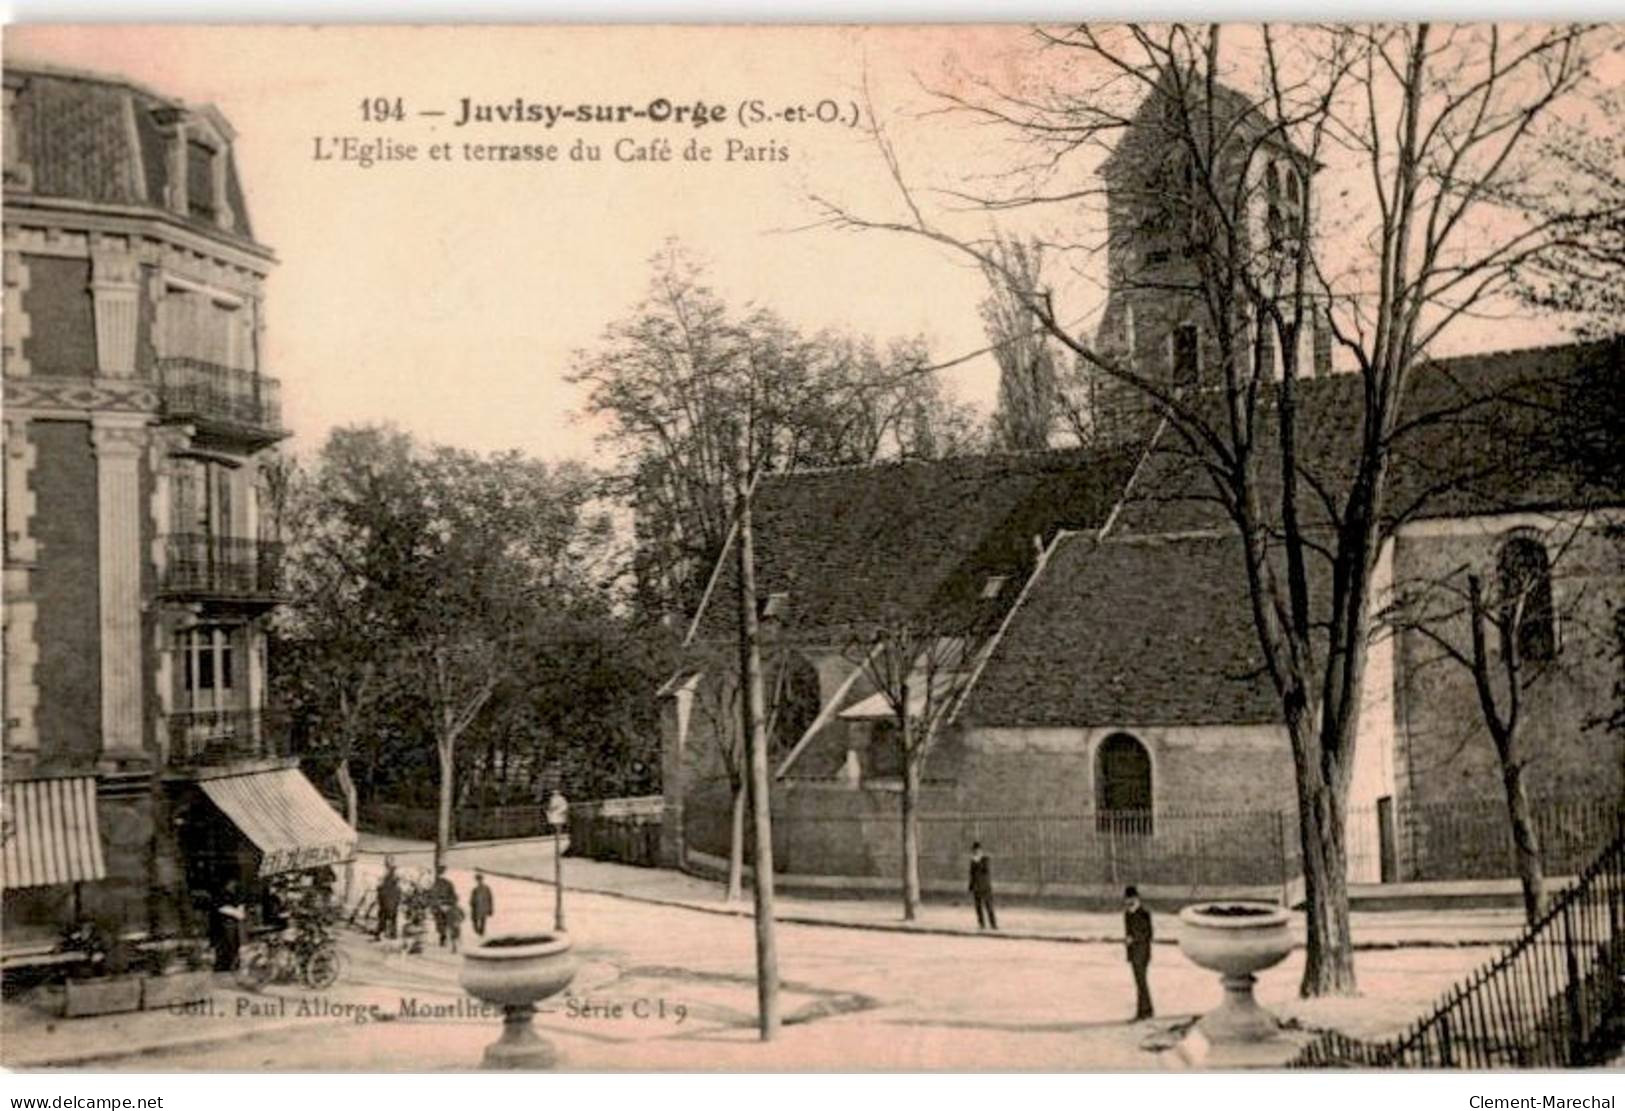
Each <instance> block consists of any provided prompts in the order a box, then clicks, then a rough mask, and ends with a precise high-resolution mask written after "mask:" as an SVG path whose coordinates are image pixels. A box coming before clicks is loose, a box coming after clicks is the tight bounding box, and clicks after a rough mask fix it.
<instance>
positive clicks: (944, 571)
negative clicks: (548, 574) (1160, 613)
mask: <svg viewBox="0 0 1625 1111" xmlns="http://www.w3.org/2000/svg"><path fill="white" fill-rule="evenodd" d="M1135 455H1136V453H1135V452H1134V451H1130V450H1115V451H1094V452H1087V451H1046V452H1030V453H1020V454H1009V455H989V456H969V457H960V458H955V459H946V460H940V461H924V460H909V461H904V462H893V463H881V464H876V465H873V466H867V467H850V468H832V469H829V470H817V471H801V472H792V473H789V474H778V475H767V476H765V477H764V478H763V479H762V482H761V485H760V487H759V489H758V491H757V495H756V500H755V511H754V515H753V534H754V538H755V550H756V583H757V592H758V594H759V595H760V596H761V597H762V598H764V599H765V598H768V597H770V596H771V595H774V594H783V595H785V597H784V599H783V600H782V609H783V613H782V615H781V617H780V621H781V628H782V629H783V631H784V632H785V633H786V634H787V635H788V636H790V637H791V638H792V639H796V640H802V641H810V642H821V643H824V644H826V645H833V646H835V647H839V646H840V644H841V643H842V642H844V640H845V638H847V637H848V636H849V635H851V634H852V633H853V632H854V631H855V630H857V629H859V628H861V627H862V626H863V625H865V624H866V623H868V622H872V621H874V620H876V619H877V618H878V617H879V616H880V615H881V614H883V613H884V614H887V615H891V616H900V615H909V617H910V619H911V620H912V619H918V620H924V621H929V622H939V623H941V624H943V625H945V626H949V627H963V626H965V625H969V624H974V623H976V622H978V621H979V620H984V619H995V618H996V616H997V615H999V614H1002V612H1003V610H1004V609H1005V608H1006V607H1007V606H1008V605H1009V604H1010V602H1011V601H1012V600H1013V599H1014V597H1015V596H1016V594H1017V593H1018V592H1019V591H1020V589H1021V586H1022V583H1023V582H1025V580H1026V575H1027V573H1028V571H1029V570H1030V568H1031V567H1032V565H1033V563H1034V561H1035V557H1036V544H1035V540H1036V541H1037V542H1038V543H1042V544H1047V543H1048V542H1049V541H1050V539H1052V538H1053V537H1054V536H1055V535H1056V533H1057V532H1059V531H1060V530H1061V529H1098V528H1099V527H1100V526H1101V525H1102V524H1103V523H1104V522H1105V520H1106V518H1107V516H1108V515H1109V514H1110V513H1111V511H1112V508H1113V506H1114V505H1115V504H1116V502H1117V500H1118V498H1119V497H1120V495H1121V493H1122V491H1123V488H1124V486H1125V485H1126V483H1127V480H1128V475H1129V472H1130V470H1131V469H1132V467H1133V464H1134V460H1135ZM735 558H736V557H735V555H734V552H733V548H732V544H731V542H730V546H729V548H728V550H727V551H725V552H724V553H723V556H722V562H721V564H720V565H719V567H718V568H717V574H716V582H715V583H714V584H713V586H712V589H711V590H710V592H709V593H708V596H707V599H706V602H705V603H704V605H703V609H702V611H701V614H700V617H699V620H698V621H697V622H696V623H695V637H697V638H699V639H711V638H721V637H728V636H731V635H732V630H733V623H734V613H735V611H736V605H737V603H736V602H735V601H734V599H735V598H736V597H737V588H736V586H735V583H736V582H737V579H736V578H735V571H734V565H735ZM996 579H997V580H1003V581H1002V582H998V583H995V582H994V581H993V580H996Z"/></svg>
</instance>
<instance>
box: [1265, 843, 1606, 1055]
mask: <svg viewBox="0 0 1625 1111" xmlns="http://www.w3.org/2000/svg"><path fill="white" fill-rule="evenodd" d="M1622 1035H1625V835H1621V834H1620V833H1618V832H1617V831H1616V833H1615V836H1614V839H1613V841H1612V843H1611V844H1609V845H1608V847H1607V848H1606V849H1605V850H1604V851H1603V852H1602V853H1601V854H1600V855H1598V856H1597V857H1596V859H1595V860H1594V861H1593V862H1592V863H1591V864H1590V865H1589V866H1588V867H1586V868H1585V869H1584V871H1583V872H1581V874H1580V877H1579V879H1578V880H1577V881H1576V882H1575V883H1574V884H1573V885H1572V886H1570V887H1568V888H1567V889H1565V890H1564V891H1563V892H1561V893H1560V894H1559V895H1557V896H1556V897H1555V898H1554V899H1553V900H1552V901H1551V904H1550V906H1549V907H1548V908H1547V910H1546V912H1545V914H1543V915H1542V916H1541V918H1540V919H1539V921H1537V922H1536V923H1535V924H1534V925H1532V926H1531V927H1530V928H1529V929H1528V930H1527V931H1525V933H1524V934H1523V936H1522V937H1520V938H1519V939H1518V940H1517V941H1515V942H1513V943H1512V944H1511V945H1510V946H1508V948H1507V949H1506V951H1505V952H1504V953H1502V954H1501V955H1500V956H1499V957H1497V958H1495V960H1493V961H1491V962H1489V963H1488V964H1486V965H1485V966H1483V967H1482V968H1480V969H1479V970H1477V971H1476V972H1474V973H1473V975H1472V976H1470V977H1468V979H1466V980H1465V981H1463V982H1462V983H1460V984H1458V985H1457V986H1456V987H1454V988H1452V989H1451V990H1450V991H1449V992H1447V993H1446V994H1445V996H1444V998H1443V999H1441V1000H1440V1002H1439V1004H1438V1006H1437V1007H1435V1008H1434V1010H1433V1011H1432V1013H1430V1014H1429V1015H1427V1017H1425V1018H1423V1019H1422V1020H1421V1021H1419V1022H1417V1023H1416V1025H1415V1026H1413V1027H1412V1028H1411V1029H1410V1030H1408V1031H1407V1032H1406V1033H1404V1034H1402V1035H1400V1036H1399V1037H1397V1038H1393V1039H1391V1040H1388V1041H1381V1042H1369V1041H1361V1040H1359V1039H1356V1038H1350V1037H1346V1036H1344V1035H1342V1034H1339V1033H1337V1032H1336V1031H1331V1032H1328V1033H1326V1034H1324V1035H1322V1036H1321V1037H1320V1038H1319V1039H1318V1040H1316V1041H1314V1042H1311V1043H1310V1044H1309V1045H1307V1046H1305V1047H1304V1049H1303V1050H1302V1052H1300V1053H1299V1055H1298V1056H1297V1057H1296V1058H1295V1059H1294V1060H1293V1061H1292V1062H1290V1065H1289V1067H1292V1068H1302V1069H1327V1068H1390V1069H1407V1068H1441V1069H1450V1068H1463V1069H1484V1068H1553V1067H1564V1068H1568V1067H1584V1066H1588V1065H1595V1064H1600V1063H1602V1061H1603V1060H1604V1059H1605V1056H1606V1054H1608V1053H1610V1052H1613V1051H1615V1050H1617V1048H1618V1046H1619V1044H1620V1039H1621V1036H1622Z"/></svg>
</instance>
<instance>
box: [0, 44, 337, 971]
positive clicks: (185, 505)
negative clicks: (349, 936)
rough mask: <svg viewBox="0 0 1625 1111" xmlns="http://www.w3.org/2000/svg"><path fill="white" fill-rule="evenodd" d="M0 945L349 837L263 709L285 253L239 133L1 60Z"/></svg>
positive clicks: (127, 93) (147, 912)
mask: <svg viewBox="0 0 1625 1111" xmlns="http://www.w3.org/2000/svg"><path fill="white" fill-rule="evenodd" d="M4 122H5V151H4V178H5V210H4V283H5V284H4V289H5V303H4V333H3V335H4V352H3V370H4V382H5V421H4V436H5V439H4V444H5V448H4V460H5V487H4V488H5V630H4V638H5V639H4V654H5V672H4V675H5V688H4V690H5V734H4V736H5V744H4V750H3V759H4V766H3V771H4V782H5V787H4V792H5V793H4V818H5V831H4V832H5V837H4V850H3V871H0V880H3V882H4V888H5V922H4V926H5V945H6V949H7V951H8V953H11V952H15V951H18V950H28V949H30V948H35V949H37V948H39V947H40V946H43V945H45V944H47V943H48V942H49V941H50V940H51V939H53V938H54V937H55V936H56V935H57V934H58V933H59V932H60V930H61V928H62V926H63V925H65V924H66V923H68V922H71V921H73V920H74V919H76V918H81V917H94V918H99V919H102V920H104V921H111V922H114V923H116V924H118V925H119V926H120V927H121V928H122V929H124V930H125V931H126V932H127V933H132V934H148V935H158V934H163V933H167V932H171V931H174V930H177V929H182V928H185V927H186V926H187V924H188V923H189V922H191V923H195V921H196V919H195V917H193V916H195V914H196V913H198V912H199V910H200V909H201V908H203V907H205V906H206V905H207V900H208V898H210V897H212V895H213V894H214V893H217V892H218V890H219V889H220V888H221V887H222V886H223V885H224V883H225V882H226V880H227V879H237V880H239V881H240V882H243V883H244V884H245V885H247V886H248V888H249V889H250V890H252V888H253V886H255V885H256V884H258V883H260V882H262V881H263V880H264V878H265V877H267V876H269V875H272V874H275V873H276V872H277V871H281V870H286V869H287V868H289V867H291V866H294V865H297V866H300V867H304V866H312V865H316V864H323V863H332V862H335V861H337V860H341V859H345V858H347V857H348V855H349V854H350V853H351V852H352V851H353V848H354V839H355V835H354V832H353V831H352V830H349V828H348V827H347V826H345V825H344V823H343V822H342V820H341V819H339V818H338V816H337V815H336V814H334V813H333V811H332V809H331V808H330V807H328V806H327V805H326V804H325V803H324V802H323V801H322V800H321V798H320V796H318V795H317V793H316V792H315V790H314V788H312V787H311V785H310V784H309V783H308V782H307V781H306V780H305V779H304V778H303V777H302V776H301V775H300V773H299V771H298V770H297V761H296V760H295V759H294V758H293V756H292V754H291V752H290V750H289V747H288V741H287V733H286V730H285V729H284V727H283V722H282V720H281V719H280V717H279V716H278V715H277V713H276V712H275V710H274V709H273V708H272V707H271V706H270V705H269V704H268V702H267V697H266V694H267V689H268V675H267V666H268V661H267V651H266V644H267V632H268V627H269V622H270V619H271V615H272V612H273V610H274V608H275V606H276V605H277V603H278V601H279V591H280V583H279V562H280V555H281V544H280V539H279V530H278V519H277V517H278V515H277V512H276V505H277V498H276V495H275V489H276V484H275V475H276V468H275V460H276V451H275V449H276V445H277V444H278V443H279V442H280V441H281V440H282V439H284V438H285V437H286V435H287V433H286V432H285V431H284V430H283V427H282V419H281V406H280V399H279V390H278V382H277V380H276V379H275V378H273V377H271V376H270V375H269V374H268V373H267V368H266V367H265V366H263V365H262V352H263V337H264V327H265V317H264V304H265V297H264V287H265V280H266V277H267V275H268V274H269V272H270V270H271V267H272V266H273V265H274V263H275V258H274V256H273V254H272V252H271V250H270V249H269V248H268V247H266V246H265V245H264V244H262V243H260V242H258V241H257V240H256V239H255V237H254V233H253V228H252V225H251V223H250V221H249V213H248V208H247V205H246V203H245V200H244V193H243V188H242V185H241V182H240V180H239V178H238V172H237V166H236V163H235V159H234V156H233V150H232V144H233V140H234V139H235V133H234V132H233V130H232V128H231V125H230V124H229V123H228V122H227V121H226V120H225V119H224V117H222V116H221V115H220V113H219V112H218V111H216V110H215V109H214V108H212V107H207V106H205V107H193V106H189V105H185V104H182V103H179V102H177V101H175V100H173V99H170V98H168V97H165V96H162V95H160V94H158V93H155V92H152V91H150V90H147V89H145V88H142V87H140V86H138V85H135V84H132V83H130V82H128V81H124V80H121V79H117V78H111V77H102V76H96V75H89V74H82V73H76V72H69V71H64V70H57V69H52V68H47V67H30V66H25V65H16V66H8V67H7V69H6V72H5V121H4Z"/></svg>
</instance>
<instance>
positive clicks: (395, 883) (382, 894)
mask: <svg viewBox="0 0 1625 1111" xmlns="http://www.w3.org/2000/svg"><path fill="white" fill-rule="evenodd" d="M400 912H401V877H400V876H397V875H396V874H395V858H394V857H392V856H386V857H384V877H383V879H381V880H379V881H378V932H377V933H375V934H374V935H373V936H374V937H390V938H392V937H394V936H395V918H396V916H397V915H398V914H400Z"/></svg>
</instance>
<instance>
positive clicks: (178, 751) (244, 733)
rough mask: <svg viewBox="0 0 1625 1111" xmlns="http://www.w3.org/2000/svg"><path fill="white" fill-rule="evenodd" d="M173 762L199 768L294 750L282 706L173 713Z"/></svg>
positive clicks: (280, 754) (282, 755) (259, 758)
mask: <svg viewBox="0 0 1625 1111" xmlns="http://www.w3.org/2000/svg"><path fill="white" fill-rule="evenodd" d="M168 726H169V763H170V766H172V767H176V768H197V767H206V766H219V765H222V764H234V763H238V762H241V761H247V760H266V759H271V758H279V757H286V756H289V755H291V754H292V745H291V743H290V740H289V736H290V734H289V730H288V717H287V714H286V713H284V712H283V711H281V710H275V709H260V710H186V711H183V712H180V713H175V714H170V715H169V718H168Z"/></svg>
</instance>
